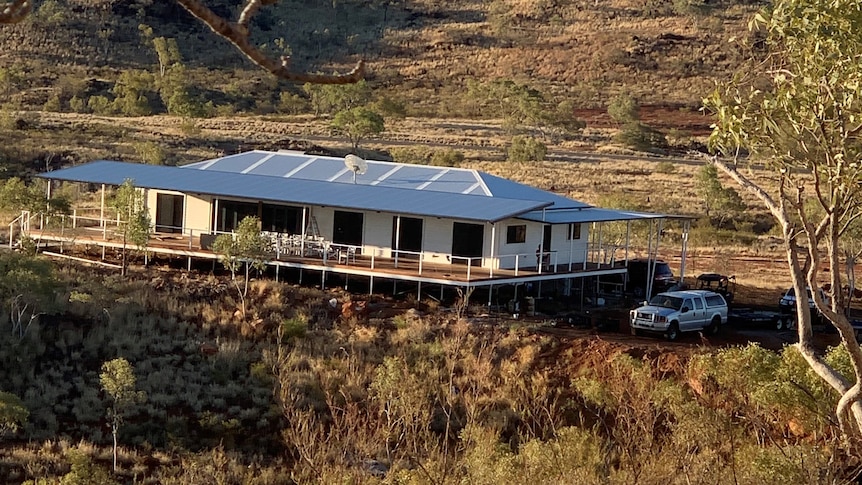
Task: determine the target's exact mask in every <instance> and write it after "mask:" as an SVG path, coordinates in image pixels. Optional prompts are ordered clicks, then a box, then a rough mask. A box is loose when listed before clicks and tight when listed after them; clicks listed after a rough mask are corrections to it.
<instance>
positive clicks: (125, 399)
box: [99, 357, 146, 420]
mask: <svg viewBox="0 0 862 485" xmlns="http://www.w3.org/2000/svg"><path fill="white" fill-rule="evenodd" d="M99 383H100V384H101V386H102V390H103V391H105V393H106V394H107V395H108V397H109V398H110V399H111V406H112V408H113V410H112V411H111V419H112V420H114V419H119V420H122V415H123V413H125V412H126V411H128V409H129V408H130V407H131V406H133V405H134V404H137V403H140V402H142V401H144V399H145V398H146V395H145V394H144V393H142V392H141V391H138V390H137V389H136V385H137V378H136V377H135V369H134V368H133V367H132V364H130V363H129V361H128V360H126V359H124V358H122V357H120V358H117V359H114V360H109V361H107V362H105V363H103V364H102V372H101V373H100V374H99Z"/></svg>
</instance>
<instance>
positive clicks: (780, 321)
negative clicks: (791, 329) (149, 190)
mask: <svg viewBox="0 0 862 485" xmlns="http://www.w3.org/2000/svg"><path fill="white" fill-rule="evenodd" d="M775 330H784V317H778V318H776V319H775Z"/></svg>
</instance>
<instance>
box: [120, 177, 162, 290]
mask: <svg viewBox="0 0 862 485" xmlns="http://www.w3.org/2000/svg"><path fill="white" fill-rule="evenodd" d="M111 207H113V208H114V209H116V210H117V214H119V223H118V232H119V234H120V236H121V237H122V240H123V250H122V253H123V254H122V258H123V260H122V273H123V274H125V273H126V245H127V244H128V243H132V244H134V245H135V247H136V248H138V249H144V250H146V247H147V243H148V242H149V240H150V233H151V232H152V222H151V221H150V212H149V210H148V209H147V201H146V198H145V195H144V192H143V191H142V190H139V189H138V188H136V187H135V185H134V181H132V180H131V179H126V180H125V181H124V182H123V185H121V186H120V187H118V188H117V191H116V192H115V193H114V197H113V198H112V199H111Z"/></svg>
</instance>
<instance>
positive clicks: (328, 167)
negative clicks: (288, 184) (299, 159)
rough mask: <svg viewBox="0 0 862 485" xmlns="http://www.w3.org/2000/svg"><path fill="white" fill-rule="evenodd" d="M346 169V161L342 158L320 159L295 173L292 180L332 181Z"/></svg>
mask: <svg viewBox="0 0 862 485" xmlns="http://www.w3.org/2000/svg"><path fill="white" fill-rule="evenodd" d="M344 168H345V167H344V160H343V159H341V158H332V157H319V158H318V159H317V160H315V161H314V163H310V164H308V165H306V166H304V167H302V170H300V171H298V172H296V173H294V174H293V175H291V176H290V178H296V179H305V180H317V181H324V180H329V179H331V178H332V177H334V176H335V175H337V174H338V173H339V172H341V171H342V170H344Z"/></svg>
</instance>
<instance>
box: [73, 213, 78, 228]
mask: <svg viewBox="0 0 862 485" xmlns="http://www.w3.org/2000/svg"><path fill="white" fill-rule="evenodd" d="M77 227H78V209H72V229H75V228H77Z"/></svg>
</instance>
